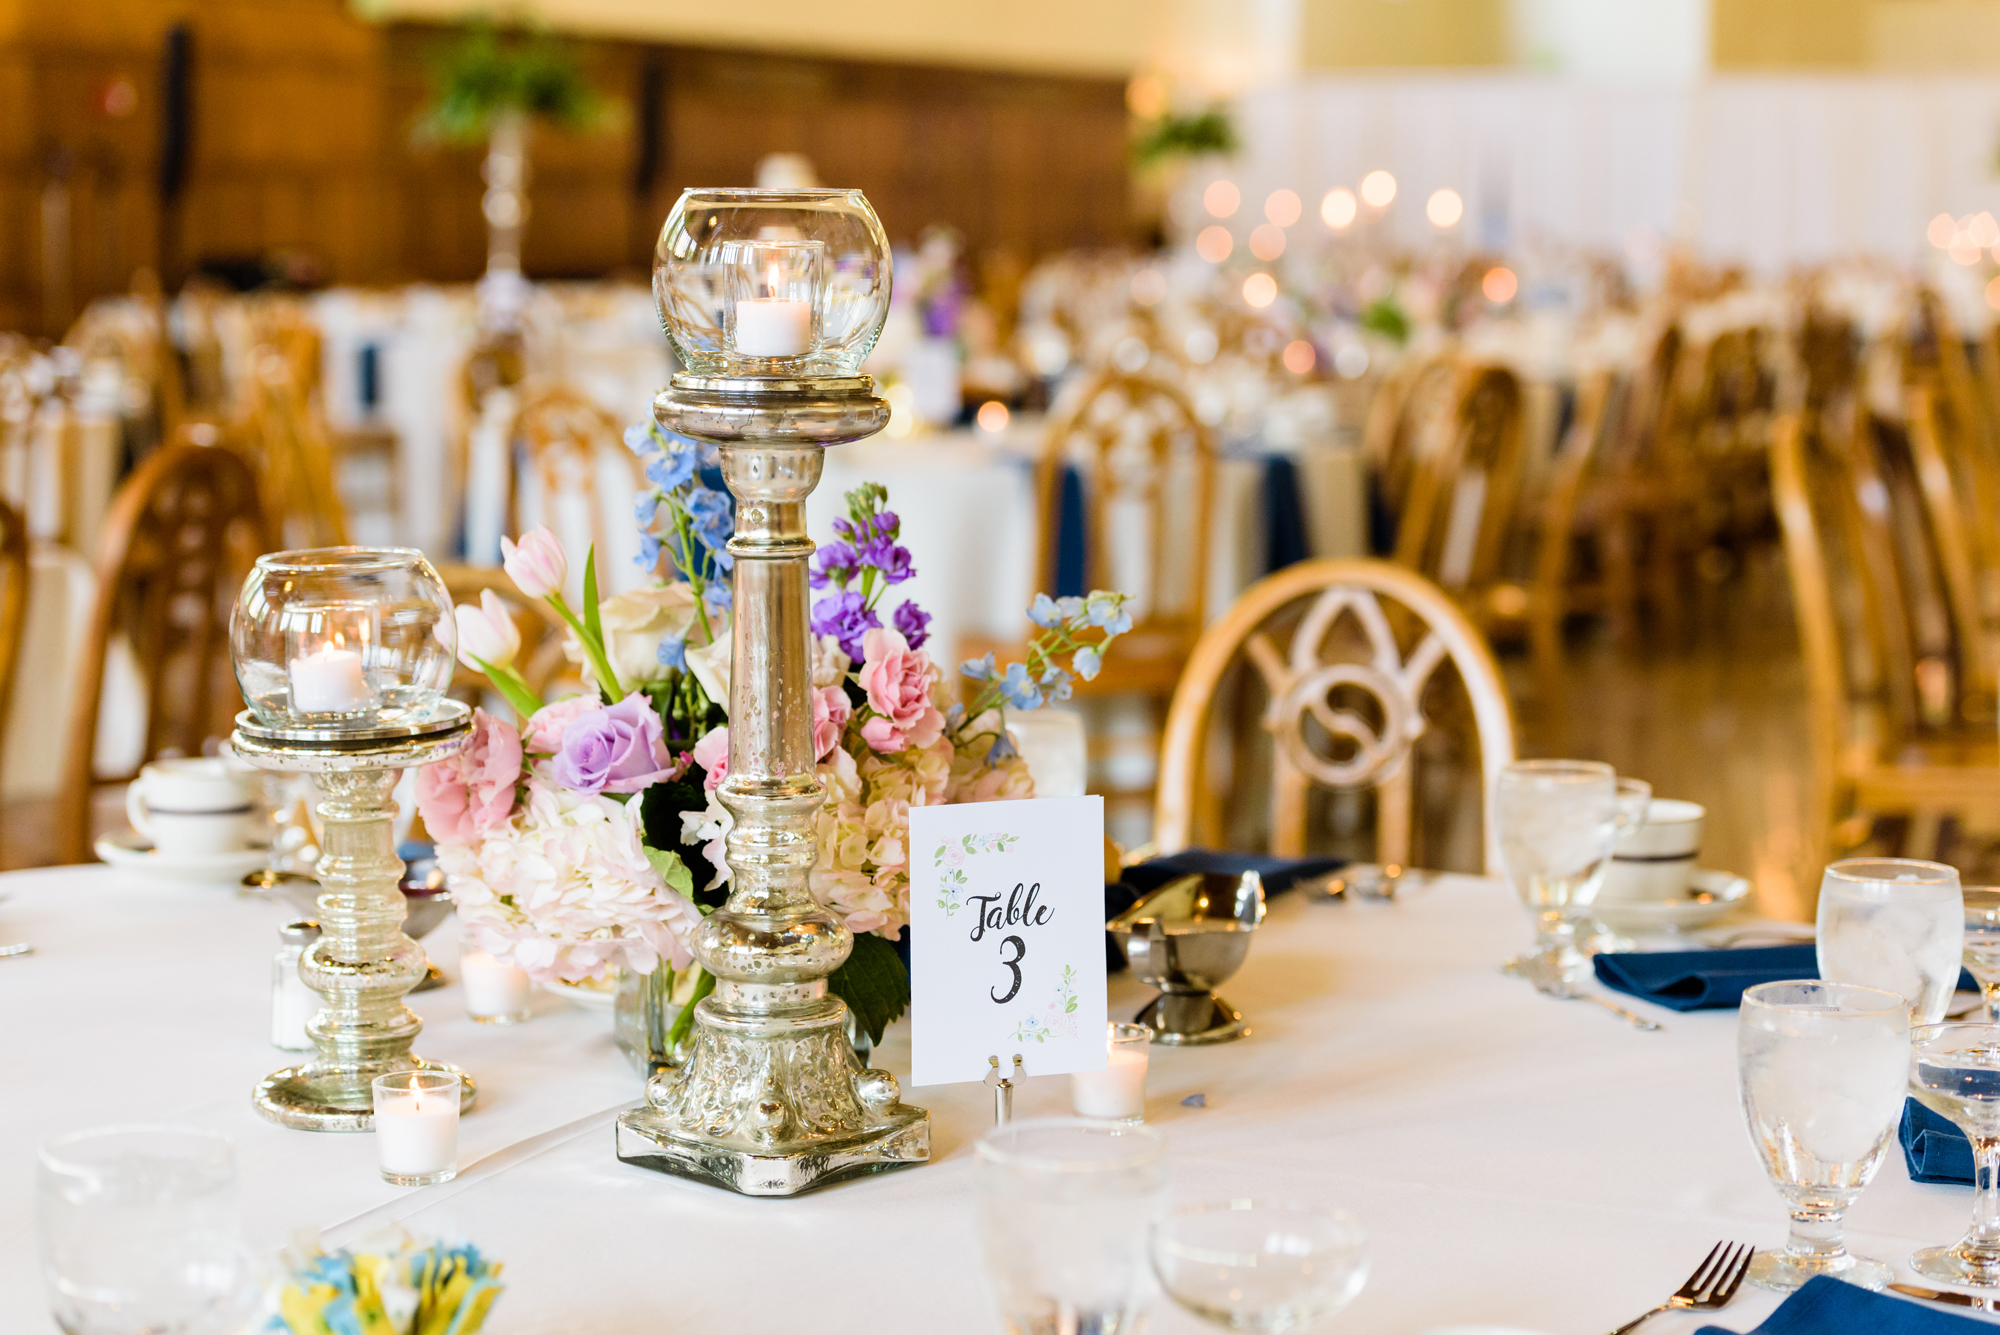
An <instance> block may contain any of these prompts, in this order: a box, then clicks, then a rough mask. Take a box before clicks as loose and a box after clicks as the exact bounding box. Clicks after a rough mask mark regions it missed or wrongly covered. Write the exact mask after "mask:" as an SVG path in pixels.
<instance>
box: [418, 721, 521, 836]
mask: <svg viewBox="0 0 2000 1335" xmlns="http://www.w3.org/2000/svg"><path fill="white" fill-rule="evenodd" d="M520 781H521V738H520V736H519V735H518V734H517V733H516V732H515V731H514V727H513V725H512V724H510V723H503V722H501V721H500V720H499V719H497V718H494V717H493V716H492V715H491V714H489V713H487V712H486V711H485V710H483V709H475V710H473V711H472V740H471V741H469V742H467V743H466V744H465V747H464V749H463V750H461V751H460V752H459V753H458V754H457V755H455V756H452V757H451V758H450V759H448V760H440V761H438V762H437V763H436V764H434V765H426V766H424V768H422V769H420V770H418V771H417V810H418V811H419V812H421V813H422V815H423V818H424V826H425V828H427V829H428V830H429V831H430V832H431V837H432V838H434V839H439V840H442V841H444V842H446V843H457V844H470V843H476V842H478V840H479V839H480V838H481V837H482V836H483V835H484V834H485V833H486V832H487V831H488V830H490V829H492V828H494V827H495V826H499V825H505V824H506V823H507V820H508V818H509V817H511V816H512V815H513V814H514V788H515V785H517V784H518V783H520Z"/></svg>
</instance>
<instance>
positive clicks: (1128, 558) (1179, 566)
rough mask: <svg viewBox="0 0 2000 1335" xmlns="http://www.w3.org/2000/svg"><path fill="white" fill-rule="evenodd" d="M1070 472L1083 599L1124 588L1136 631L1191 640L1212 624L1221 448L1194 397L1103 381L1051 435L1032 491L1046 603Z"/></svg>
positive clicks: (1101, 375) (1089, 387) (1097, 380)
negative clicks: (1075, 479) (1081, 551)
mask: <svg viewBox="0 0 2000 1335" xmlns="http://www.w3.org/2000/svg"><path fill="white" fill-rule="evenodd" d="M1066 467H1073V468H1075V469H1076V470H1077V472H1078V474H1079V475H1080V477H1081V479H1082V482H1083V492H1084V498H1085V507H1086V517H1085V521H1084V538H1085V557H1084V566H1085V570H1084V587H1085V589H1086V590H1087V589H1090V588H1117V589H1124V590H1126V591H1127V592H1129V593H1131V594H1133V596H1134V612H1135V616H1134V621H1135V623H1136V627H1137V628H1141V629H1146V630H1152V631H1165V632H1169V633H1177V634H1185V635H1186V636H1187V637H1188V638H1189V639H1190V640H1191V639H1193V637H1194V636H1195V635H1196V634H1198V633H1200V630H1201V627H1202V625H1203V623H1204V621H1205V619H1206V618H1205V615H1204V606H1205V596H1206V585H1207V580H1208V565H1209V562H1208V552H1209V531H1210V523H1211V510H1212V506H1213V493H1214V488H1215V445H1214V441H1213V440H1212V439H1211V437H1210V435H1209V430H1208V427H1207V426H1206V425H1205V424H1204V423H1203V422H1202V421H1201V419H1200V418H1199V417H1197V416H1196V415H1195V411H1194V406H1193V405H1192V404H1191V403H1189V402H1188V399H1187V396H1186V395H1185V394H1183V393H1181V391H1180V390H1179V389H1177V388H1175V387H1174V386H1172V385H1169V384H1166V383H1165V382H1163V381H1160V380H1155V379H1151V378H1148V377H1145V376H1137V375H1127V374H1124V373H1122V372H1119V371H1112V370H1107V371H1100V372H1097V373H1096V374H1095V375H1093V376H1092V377H1091V378H1090V379H1089V380H1088V381H1087V382H1085V384H1084V386H1083V388H1082V391H1081V392H1080V393H1079V394H1078V395H1077V397H1076V398H1074V399H1073V400H1071V402H1070V403H1069V405H1068V406H1067V407H1066V409H1065V410H1064V411H1063V412H1062V413H1061V415H1059V416H1058V417H1057V418H1056V420H1055V421H1054V422H1052V423H1051V424H1050V426H1049V428H1048V433H1047V435H1046V436H1045V437H1044V438H1043V444H1042V452H1041V457H1040V459H1039V460H1038V462H1037V464H1036V469H1035V482H1036V488H1037V492H1038V495H1039V496H1040V502H1041V513H1042V517H1043V531H1042V535H1041V537H1042V541H1041V556H1040V561H1039V565H1038V570H1037V576H1038V579H1039V581H1040V582H1039V583H1038V584H1037V586H1036V587H1038V588H1040V589H1043V590H1046V591H1048V592H1051V593H1053V592H1054V591H1055V588H1056V560H1057V547H1058V530H1059V528H1060V524H1061V514H1062V477H1063V470H1064V469H1065V468H1066Z"/></svg>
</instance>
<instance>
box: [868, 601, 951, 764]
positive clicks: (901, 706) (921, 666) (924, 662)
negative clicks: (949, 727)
mask: <svg viewBox="0 0 2000 1335" xmlns="http://www.w3.org/2000/svg"><path fill="white" fill-rule="evenodd" d="M861 660H862V666H861V678H860V679H861V688H862V689H863V690H865V691H867V692H868V703H869V705H870V706H871V707H872V708H873V709H874V710H875V712H876V713H877V714H879V715H880V716H881V717H879V718H872V719H869V720H868V722H867V723H865V724H863V725H862V728H861V736H862V737H863V739H865V740H866V741H867V743H868V745H870V746H872V747H874V748H875V749H876V750H877V751H900V750H902V749H903V748H904V747H906V746H915V747H926V746H929V745H930V744H931V743H932V742H935V741H936V740H937V739H938V737H939V736H940V735H941V734H942V733H943V732H944V714H943V712H942V711H941V710H939V709H938V707H937V706H936V705H935V704H933V703H931V686H932V684H933V683H935V682H936V681H937V679H938V670H937V668H936V667H934V666H932V664H931V660H930V655H929V654H926V653H924V652H923V651H922V650H921V649H912V648H910V645H909V641H907V640H905V639H904V638H903V636H902V633H901V632H900V631H894V630H887V629H876V630H871V631H869V632H868V633H867V634H866V635H865V636H863V637H862V640H861Z"/></svg>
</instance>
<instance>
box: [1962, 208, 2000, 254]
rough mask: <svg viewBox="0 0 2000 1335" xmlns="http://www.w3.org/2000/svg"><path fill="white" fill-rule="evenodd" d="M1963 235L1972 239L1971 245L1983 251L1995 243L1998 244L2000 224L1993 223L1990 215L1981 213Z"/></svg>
mask: <svg viewBox="0 0 2000 1335" xmlns="http://www.w3.org/2000/svg"><path fill="white" fill-rule="evenodd" d="M1965 234H1966V235H1967V236H1969V237H1971V238H1972V244H1973V245H1975V246H1978V247H1979V248H1980V249H1982V250H1984V249H1985V248H1986V247H1988V246H1991V245H1993V244H1994V243H1995V242H2000V222H1995V221H1994V220H1993V215H1992V214H1990V213H1982V214H1980V215H1979V216H1978V217H1976V218H1974V219H1973V220H1972V222H1971V224H1970V225H1969V226H1968V227H1967V228H1966V229H1965Z"/></svg>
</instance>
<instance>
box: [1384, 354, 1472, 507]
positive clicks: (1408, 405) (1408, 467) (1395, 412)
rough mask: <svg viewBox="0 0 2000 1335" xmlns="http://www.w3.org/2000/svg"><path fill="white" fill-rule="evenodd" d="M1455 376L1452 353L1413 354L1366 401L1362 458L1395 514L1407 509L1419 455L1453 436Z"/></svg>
mask: <svg viewBox="0 0 2000 1335" xmlns="http://www.w3.org/2000/svg"><path fill="white" fill-rule="evenodd" d="M1457 378H1458V363H1457V361H1456V360H1455V359H1454V358H1453V357H1452V356H1450V355H1449V354H1439V355H1436V356H1431V357H1418V358H1413V359H1411V360H1409V361H1406V362H1404V363H1403V364H1402V365H1401V366H1398V367H1397V368H1396V369H1395V370H1393V371H1391V372H1390V373H1389V374H1388V375H1386V376H1384V377H1382V383H1381V384H1380V385H1378V386H1377V387H1376V390H1375V394H1374V396H1373V397H1372V398H1371V399H1370V400H1369V402H1368V415H1367V417H1366V418H1365V419H1364V421H1363V422H1362V428H1361V451H1362V458H1363V459H1365V460H1366V461H1367V463H1368V467H1369V469H1370V471H1371V472H1372V473H1373V474H1374V476H1375V479H1376V486H1377V487H1378V489H1379V490H1380V493H1381V499H1382V503H1383V504H1384V505H1386V506H1387V507H1388V508H1389V511H1390V513H1391V514H1401V513H1402V512H1403V508H1404V505H1405V502H1406V501H1407V500H1408V499H1409V494H1410V484H1411V481H1412V479H1413V478H1414V477H1415V476H1416V472H1417V464H1418V461H1419V460H1421V459H1423V458H1424V457H1425V456H1426V455H1427V454H1429V453H1430V452H1432V451H1433V450H1434V449H1437V448H1440V447H1441V444H1442V442H1443V441H1444V440H1445V439H1447V438H1448V436H1449V428H1448V425H1447V423H1448V418H1449V415H1450V412H1451V397H1452V388H1453V385H1454V384H1455V382H1456V381H1457Z"/></svg>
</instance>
